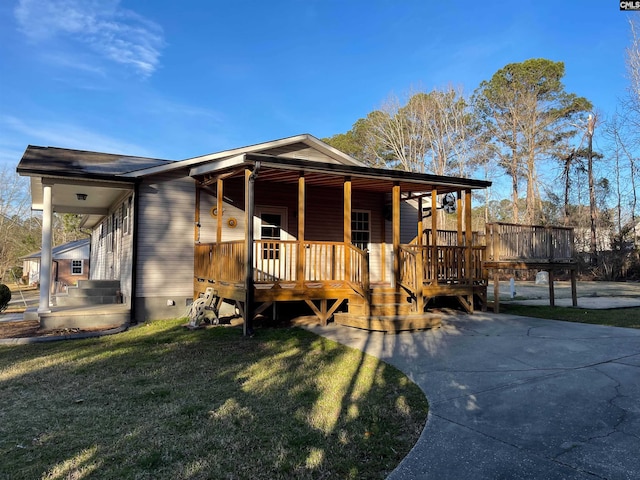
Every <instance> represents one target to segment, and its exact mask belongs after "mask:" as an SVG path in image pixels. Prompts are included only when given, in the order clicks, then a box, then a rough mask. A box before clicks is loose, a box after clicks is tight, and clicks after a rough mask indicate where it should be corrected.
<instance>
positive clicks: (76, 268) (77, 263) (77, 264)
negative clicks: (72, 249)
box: [71, 260, 84, 275]
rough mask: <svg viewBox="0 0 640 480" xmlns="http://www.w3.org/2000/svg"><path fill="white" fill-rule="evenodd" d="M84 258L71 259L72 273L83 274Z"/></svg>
mask: <svg viewBox="0 0 640 480" xmlns="http://www.w3.org/2000/svg"><path fill="white" fill-rule="evenodd" d="M83 264H84V262H83V261H82V260H71V275H82V267H83Z"/></svg>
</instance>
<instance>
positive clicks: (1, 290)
mask: <svg viewBox="0 0 640 480" xmlns="http://www.w3.org/2000/svg"><path fill="white" fill-rule="evenodd" d="M9 301H11V290H9V287H7V286H6V285H4V284H3V283H0V312H4V311H5V310H6V309H7V307H8V306H9Z"/></svg>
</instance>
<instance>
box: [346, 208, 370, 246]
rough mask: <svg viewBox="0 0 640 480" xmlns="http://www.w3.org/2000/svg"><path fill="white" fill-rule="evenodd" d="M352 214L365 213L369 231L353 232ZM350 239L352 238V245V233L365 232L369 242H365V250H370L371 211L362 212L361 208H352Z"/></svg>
mask: <svg viewBox="0 0 640 480" xmlns="http://www.w3.org/2000/svg"><path fill="white" fill-rule="evenodd" d="M354 213H366V214H367V216H368V218H369V229H368V230H354V229H353V214H354ZM351 225H352V226H351V238H352V243H353V232H354V231H357V232H367V234H368V235H369V241H368V242H367V250H371V210H364V209H361V208H354V209H352V210H351Z"/></svg>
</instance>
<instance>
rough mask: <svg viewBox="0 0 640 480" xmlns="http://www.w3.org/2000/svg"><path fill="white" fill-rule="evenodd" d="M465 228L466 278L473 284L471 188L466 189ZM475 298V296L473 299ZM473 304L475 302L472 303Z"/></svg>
mask: <svg viewBox="0 0 640 480" xmlns="http://www.w3.org/2000/svg"><path fill="white" fill-rule="evenodd" d="M464 228H465V236H466V237H467V240H466V247H467V248H466V249H465V258H464V263H465V265H466V266H467V268H466V272H465V273H466V275H465V277H466V280H467V282H468V283H469V285H471V284H472V283H473V273H474V271H473V265H472V263H471V260H472V258H473V257H472V255H471V254H472V253H473V252H472V247H473V229H472V228H471V190H470V189H468V190H465V191H464ZM471 300H473V298H472V299H471ZM471 305H472V306H473V303H471Z"/></svg>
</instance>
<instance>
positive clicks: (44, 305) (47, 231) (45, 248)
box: [38, 185, 53, 313]
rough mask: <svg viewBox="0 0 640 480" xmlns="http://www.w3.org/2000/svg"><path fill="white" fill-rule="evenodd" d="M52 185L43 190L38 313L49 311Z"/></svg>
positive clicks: (45, 186)
mask: <svg viewBox="0 0 640 480" xmlns="http://www.w3.org/2000/svg"><path fill="white" fill-rule="evenodd" d="M51 188H52V187H51V185H44V186H43V190H42V251H41V254H40V304H39V306H38V313H48V312H50V311H51V309H50V308H49V301H50V295H51V294H50V292H51V226H52V224H53V221H52V220H53V205H52V194H51Z"/></svg>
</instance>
